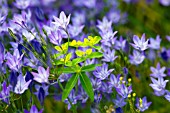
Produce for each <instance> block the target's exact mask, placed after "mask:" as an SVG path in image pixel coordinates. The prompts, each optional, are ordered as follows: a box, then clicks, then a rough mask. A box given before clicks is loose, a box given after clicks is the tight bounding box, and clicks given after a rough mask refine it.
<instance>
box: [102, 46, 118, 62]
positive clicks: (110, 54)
mask: <svg viewBox="0 0 170 113" xmlns="http://www.w3.org/2000/svg"><path fill="white" fill-rule="evenodd" d="M103 57H104V59H102V61H105V62H114V60H115V59H116V58H117V57H118V56H115V50H114V49H113V50H112V51H111V50H110V48H108V49H106V50H105V51H104V53H103Z"/></svg>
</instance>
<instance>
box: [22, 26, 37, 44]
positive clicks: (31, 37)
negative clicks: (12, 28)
mask: <svg viewBox="0 0 170 113" xmlns="http://www.w3.org/2000/svg"><path fill="white" fill-rule="evenodd" d="M31 32H32V33H30V32H28V31H27V30H25V29H22V35H24V36H25V37H26V39H27V41H28V42H30V41H32V40H33V39H34V38H35V36H36V32H35V29H32V30H31ZM33 34H34V35H33Z"/></svg>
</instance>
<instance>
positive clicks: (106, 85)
mask: <svg viewBox="0 0 170 113" xmlns="http://www.w3.org/2000/svg"><path fill="white" fill-rule="evenodd" d="M112 89H113V87H112V85H110V84H109V83H108V82H102V86H101V88H100V90H101V91H102V92H104V93H112V92H113V90H112Z"/></svg>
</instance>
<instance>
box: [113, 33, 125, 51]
mask: <svg viewBox="0 0 170 113" xmlns="http://www.w3.org/2000/svg"><path fill="white" fill-rule="evenodd" d="M125 46H126V40H123V37H122V36H120V39H119V40H116V41H115V49H117V50H120V49H122V50H124V49H125Z"/></svg>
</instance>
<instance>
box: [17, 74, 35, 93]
mask: <svg viewBox="0 0 170 113" xmlns="http://www.w3.org/2000/svg"><path fill="white" fill-rule="evenodd" d="M31 81H32V80H29V81H28V82H26V81H25V76H22V74H20V75H19V76H18V78H17V84H16V86H15V89H14V92H15V93H16V94H22V93H24V92H25V90H27V89H28V86H29V84H30V82H31Z"/></svg>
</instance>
